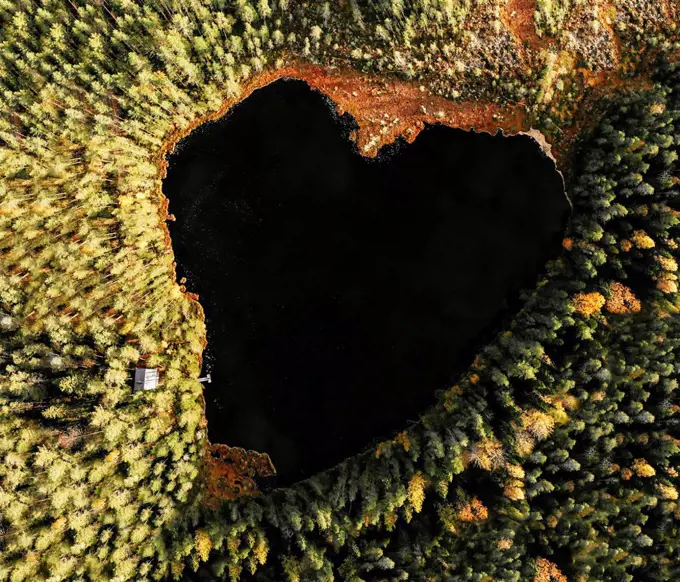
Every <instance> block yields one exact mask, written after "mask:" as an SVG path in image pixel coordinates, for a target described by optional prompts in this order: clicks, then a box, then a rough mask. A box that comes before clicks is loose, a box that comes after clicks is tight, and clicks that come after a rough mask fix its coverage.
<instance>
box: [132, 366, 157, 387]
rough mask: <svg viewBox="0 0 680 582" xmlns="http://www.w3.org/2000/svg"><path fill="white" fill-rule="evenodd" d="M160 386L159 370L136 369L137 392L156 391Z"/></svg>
mask: <svg viewBox="0 0 680 582" xmlns="http://www.w3.org/2000/svg"><path fill="white" fill-rule="evenodd" d="M157 386H158V369H157V368H136V369H135V388H134V390H135V392H137V391H139V390H155V389H156V387H157Z"/></svg>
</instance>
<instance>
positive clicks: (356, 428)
mask: <svg viewBox="0 0 680 582" xmlns="http://www.w3.org/2000/svg"><path fill="white" fill-rule="evenodd" d="M356 128H357V127H356V123H355V122H354V120H353V119H352V118H351V117H350V116H349V115H347V114H345V115H343V116H338V115H337V114H336V113H335V112H334V109H333V107H332V104H331V103H330V102H329V100H328V98H327V97H325V96H324V95H322V94H320V93H319V92H317V91H312V90H311V89H309V87H308V86H307V85H306V83H304V82H302V81H296V80H279V81H276V82H274V83H272V84H270V85H268V86H267V87H264V88H262V89H259V90H257V91H255V92H253V93H252V95H250V96H249V97H248V98H246V99H245V100H244V101H243V102H241V103H240V104H239V105H238V106H236V107H234V108H233V109H232V110H231V111H230V112H229V114H227V115H226V116H224V117H222V118H220V119H219V120H217V121H214V122H210V123H207V124H205V125H202V126H201V127H199V128H198V129H197V130H196V131H194V132H192V133H191V134H190V135H189V136H187V137H186V138H184V139H182V140H181V141H180V143H179V144H178V146H177V148H176V149H175V151H174V152H173V154H172V155H170V156H169V166H168V173H167V176H166V178H165V180H164V182H163V191H164V194H165V195H166V196H167V197H168V199H169V201H170V207H169V211H170V212H172V213H173V214H174V215H175V216H176V222H175V223H172V224H171V225H170V227H169V228H170V234H171V238H172V244H173V249H174V253H175V257H176V260H177V272H178V277H182V276H186V277H187V279H188V283H187V288H188V289H189V290H190V291H193V292H196V293H198V294H199V297H200V302H201V304H202V306H203V308H204V310H205V314H206V325H207V333H208V347H207V349H206V354H205V357H204V367H208V368H210V371H211V373H212V380H213V381H212V384H209V385H207V386H206V414H207V419H208V434H209V437H210V440H211V442H219V443H225V444H228V445H230V446H240V447H243V448H246V449H253V450H256V451H259V452H266V453H268V454H269V455H270V457H271V459H272V461H273V463H274V465H275V466H276V469H277V472H278V476H277V478H276V484H277V485H279V486H284V485H288V484H291V483H294V482H296V481H299V480H301V479H303V478H306V477H308V476H311V475H312V474H314V473H316V472H318V471H320V470H323V469H326V468H329V467H331V466H333V465H335V464H337V463H339V462H341V461H342V460H343V459H345V458H346V457H348V456H351V455H353V454H357V453H359V452H361V451H363V450H365V449H366V448H367V447H369V446H372V445H375V444H376V442H377V441H379V440H384V439H387V438H391V436H392V435H393V434H394V432H396V431H399V430H403V429H404V428H406V427H407V425H408V422H409V421H416V420H417V419H418V417H419V416H420V414H421V413H422V412H424V411H425V409H426V408H427V407H428V406H430V405H432V404H433V403H434V395H435V391H436V390H438V389H445V388H448V387H450V386H451V385H452V384H453V383H455V380H456V377H457V375H459V374H460V373H461V372H462V371H464V370H465V369H466V368H467V367H468V366H469V365H470V362H471V360H472V358H473V357H474V355H475V353H476V351H478V349H479V348H480V347H481V345H483V342H485V341H488V340H489V339H490V338H491V337H493V334H494V333H495V332H497V331H498V329H499V325H500V324H501V322H502V321H503V318H507V317H509V316H511V315H512V312H513V311H516V310H517V308H518V307H519V304H518V293H519V290H520V289H522V288H532V287H533V286H534V285H535V283H536V281H537V277H538V275H539V273H540V272H541V270H542V269H543V266H544V264H545V262H546V261H547V260H549V259H552V258H555V257H556V256H557V255H558V254H559V252H560V243H561V240H562V235H563V232H564V228H565V225H566V220H567V216H568V212H569V204H568V201H567V199H566V196H565V194H564V188H563V182H562V178H561V176H560V175H559V174H558V172H557V171H556V169H555V167H554V164H553V162H552V161H551V160H550V159H549V158H548V157H547V156H545V155H544V154H543V152H542V151H541V150H540V148H539V146H538V144H537V143H536V142H535V141H534V140H533V139H531V138H529V137H526V136H510V137H505V136H501V135H498V136H491V135H488V134H477V133H473V132H465V131H462V130H457V129H451V128H448V127H444V126H441V125H434V126H429V125H428V126H426V128H425V129H424V130H423V131H422V132H421V133H420V135H419V136H418V137H417V138H416V140H415V141H414V143H413V144H406V143H405V141H404V140H402V139H400V140H398V142H396V143H395V144H393V145H390V146H386V147H384V148H383V149H382V150H381V151H380V153H379V155H378V158H377V159H369V158H365V157H362V156H361V155H360V154H359V152H358V150H357V147H356V145H355V144H354V143H352V142H351V141H350V140H349V134H350V133H351V131H353V130H355V129H356Z"/></svg>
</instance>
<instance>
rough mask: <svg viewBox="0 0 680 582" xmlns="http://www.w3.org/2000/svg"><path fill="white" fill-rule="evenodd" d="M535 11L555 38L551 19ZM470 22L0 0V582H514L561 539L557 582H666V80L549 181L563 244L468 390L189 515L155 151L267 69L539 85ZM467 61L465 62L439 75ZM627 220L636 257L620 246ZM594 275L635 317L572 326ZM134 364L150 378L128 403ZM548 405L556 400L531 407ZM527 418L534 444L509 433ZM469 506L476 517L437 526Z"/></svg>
mask: <svg viewBox="0 0 680 582" xmlns="http://www.w3.org/2000/svg"><path fill="white" fill-rule="evenodd" d="M546 6H547V5H546V4H544V3H540V5H539V10H542V11H543V12H545V14H546V15H550V18H552V19H553V21H554V22H555V24H547V26H558V25H559V21H560V20H559V19H560V18H562V16H559V15H560V14H562V13H561V12H560V11H559V10H561V8H560V9H559V10H558V7H560V6H563V5H562V4H559V5H558V4H555V5H554V6H553V7H552V8H550V9H548V8H546ZM564 6H566V5H564ZM475 7H477V9H480V10H481V8H480V7H482V3H473V2H470V1H465V0H430V1H426V0H418V1H414V2H407V1H402V0H390V1H387V0H381V1H373V2H370V1H361V2H360V1H358V0H350V1H348V2H345V3H340V2H315V3H306V2H294V3H293V2H288V1H287V0H258V1H255V0H251V1H245V0H239V1H237V2H224V1H220V0H215V1H208V0H170V1H149V2H133V1H132V0H111V1H107V2H101V3H100V2H84V3H76V2H68V1H61V0H45V1H44V2H42V3H40V4H36V3H31V2H18V1H16V2H15V1H12V0H0V347H1V350H2V351H1V353H0V357H1V360H0V581H2V582H4V581H5V580H11V581H12V582H15V581H17V582H18V581H22V580H27V581H28V580H30V581H38V580H47V579H49V580H51V581H55V582H56V581H58V580H98V581H99V580H119V581H123V580H139V581H141V580H159V579H162V578H164V577H173V576H174V577H178V576H179V573H180V572H181V570H182V569H183V568H184V567H185V566H187V565H190V566H191V567H196V566H198V564H199V561H200V560H202V559H203V558H205V557H206V555H209V557H210V562H211V565H210V568H211V569H212V570H213V572H214V573H219V574H220V575H222V576H225V577H226V578H227V579H232V580H238V579H239V578H240V577H241V576H242V574H245V573H246V572H249V571H254V570H257V571H258V572H259V573H260V574H261V576H262V579H272V580H282V579H289V580H304V581H308V580H330V579H332V577H334V576H335V577H336V578H338V577H344V578H346V579H352V580H361V579H365V578H368V577H371V578H372V579H376V578H377V579H385V580H404V579H407V578H409V579H417V578H418V577H421V576H422V577H424V576H430V577H432V578H433V579H445V578H446V576H453V577H455V579H458V580H480V579H483V578H484V577H485V576H487V577H492V578H493V579H495V580H518V579H530V578H531V576H532V575H533V572H534V570H535V564H534V561H533V560H531V559H527V556H528V555H534V554H536V552H539V553H542V554H543V555H546V556H550V555H552V553H554V552H558V551H561V552H567V553H568V555H569V556H570V562H569V563H570V564H571V566H570V567H571V568H572V571H571V572H570V574H572V575H577V574H579V573H581V574H583V575H584V576H586V577H590V579H621V580H632V579H634V577H635V574H636V572H637V570H636V568H640V567H644V568H645V571H646V572H647V573H648V574H647V576H648V577H649V579H653V580H669V579H671V578H669V576H670V574H669V573H670V572H671V571H672V570H671V569H672V567H673V564H674V563H675V564H677V560H678V556H677V551H678V545H677V539H678V533H679V532H678V528H677V520H676V517H675V516H676V514H677V509H676V495H677V490H676V487H677V485H678V482H677V470H676V467H677V465H678V463H677V456H678V445H677V442H676V441H675V440H674V437H672V436H671V435H672V434H673V431H674V430H675V429H676V428H677V427H676V424H677V422H676V420H675V418H674V416H675V415H676V412H677V408H676V407H677V405H678V402H677V386H678V381H677V375H678V368H677V364H676V362H675V350H676V348H677V341H678V340H677V339H676V338H677V337H678V336H679V333H678V332H679V331H680V330H678V329H677V323H676V318H675V317H673V316H675V315H676V314H677V309H678V293H677V285H675V286H674V284H673V282H674V281H675V280H676V279H674V272H675V269H674V268H673V264H674V261H676V260H677V258H678V252H677V243H678V240H677V239H678V218H677V215H676V210H675V209H676V208H677V202H678V179H677V177H678V176H679V175H680V172H679V171H678V162H677V160H678V156H677V149H678V144H680V136H679V135H678V127H680V117H679V116H680V114H679V113H678V112H679V111H680V101H679V97H678V95H679V91H680V89H678V87H680V80H679V78H678V72H677V70H674V69H672V68H669V69H668V70H666V71H664V75H663V76H660V77H659V79H658V80H657V84H656V87H655V89H654V90H651V91H648V92H645V93H643V94H640V95H638V96H633V97H631V98H629V99H628V100H626V101H625V102H624V103H623V104H621V105H620V106H618V107H614V108H612V110H611V111H610V113H609V115H608V117H607V119H606V120H604V121H603V122H602V123H601V125H600V128H599V130H598V132H597V133H596V135H595V136H594V137H593V141H592V142H591V143H590V149H589V150H588V151H587V152H586V154H585V157H584V160H583V165H582V168H580V174H579V175H578V177H577V178H576V179H575V180H574V182H573V184H572V185H571V187H570V195H571V197H572V200H573V202H574V215H573V218H572V221H571V224H570V227H569V229H570V230H569V236H570V238H571V239H572V243H573V245H572V247H571V250H570V251H569V252H565V254H564V256H563V257H561V258H560V259H559V260H557V261H555V262H554V263H552V264H550V265H549V266H548V268H547V271H546V276H545V279H544V280H542V281H541V283H540V284H539V285H538V287H537V289H536V290H535V292H533V293H531V294H527V296H526V297H525V305H524V307H523V309H522V310H521V312H520V313H519V314H517V316H516V318H515V322H514V323H513V324H512V325H511V326H510V328H509V329H508V330H506V331H509V332H510V333H511V335H510V336H508V335H507V334H504V335H501V336H499V338H498V339H497V340H496V341H494V342H492V343H491V344H490V345H489V346H488V347H487V348H486V349H485V350H484V351H483V353H482V354H481V355H480V360H479V362H478V365H477V367H476V368H475V370H474V374H473V373H472V372H471V374H468V375H466V376H465V377H464V378H462V379H461V382H460V383H459V386H458V387H457V389H455V390H454V389H452V390H449V391H447V392H445V393H443V394H441V395H440V396H439V400H438V403H437V405H436V406H435V407H433V408H432V409H431V410H430V411H427V412H426V413H425V414H424V416H423V417H422V419H421V422H420V423H418V424H416V425H414V426H412V427H410V428H409V430H408V431H406V432H404V433H401V435H400V437H399V438H395V440H393V441H391V442H390V443H389V444H388V445H387V446H386V447H385V449H384V451H383V453H382V454H380V455H376V454H375V450H370V451H368V452H367V453H366V454H364V455H360V456H358V457H356V458H353V459H348V460H347V461H346V462H345V463H344V464H342V465H340V466H339V467H337V468H335V469H333V470H331V471H329V472H327V473H323V474H320V475H318V476H315V477H313V478H311V479H309V480H307V481H305V482H303V483H300V484H298V485H296V486H294V487H292V488H290V489H288V490H286V491H276V492H273V493H272V494H270V495H266V496H262V497H259V498H254V499H247V500H240V501H237V502H232V503H225V504H224V505H223V507H221V508H220V510H219V511H217V512H215V511H207V510H203V509H201V504H200V502H201V496H200V491H201V480H200V469H201V463H200V458H201V454H202V452H203V450H204V447H205V445H206V437H205V427H204V426H203V410H202V405H203V404H202V393H201V386H200V384H199V383H198V382H197V381H196V380H195V378H196V377H197V376H198V373H199V359H198V358H199V357H200V355H201V352H202V349H203V340H204V337H205V328H204V324H203V323H202V318H201V313H200V312H199V310H198V308H197V306H196V304H195V303H193V302H191V301H190V300H189V299H188V298H187V297H186V295H184V294H183V293H182V292H181V290H180V289H179V286H178V285H177V283H176V282H175V281H174V265H173V263H172V254H171V252H170V249H168V248H167V246H166V244H165V241H164V237H163V234H164V233H163V230H162V222H163V220H164V218H165V217H164V216H160V215H159V212H160V208H161V200H160V196H159V192H160V180H161V176H160V174H159V170H158V165H159V162H160V148H161V145H162V144H163V143H164V142H165V140H167V139H168V137H169V136H170V135H171V134H172V133H173V132H174V131H176V130H177V129H178V128H179V129H181V128H184V127H187V126H188V125H189V124H190V123H191V122H192V121H194V120H196V119H199V118H201V117H202V116H203V115H205V114H207V113H209V112H212V111H216V110H218V109H219V107H220V106H221V105H222V102H223V100H224V99H225V98H234V97H237V96H238V95H239V94H240V91H241V85H242V84H244V83H245V82H246V81H247V80H248V78H249V77H250V76H251V75H253V74H255V73H256V72H258V71H260V70H264V69H269V68H271V67H272V66H273V63H275V62H276V61H277V59H279V58H281V59H283V58H284V56H286V55H290V54H292V55H304V56H305V57H306V58H308V59H309V60H311V61H315V62H321V63H328V64H344V65H346V64H347V63H348V62H351V63H352V65H353V66H355V67H357V68H360V69H363V70H377V71H382V72H394V73H397V74H400V75H402V76H406V77H412V78H418V79H422V80H423V82H424V83H426V84H427V87H428V89H430V90H432V91H433V92H439V93H442V94H445V95H450V94H452V93H451V92H452V91H453V90H455V91H456V94H459V92H466V94H467V95H468V96H475V97H476V96H480V95H487V96H491V97H492V98H493V99H500V100H502V99H505V98H506V97H507V95H506V94H504V93H502V92H500V90H499V89H498V88H497V85H496V84H491V83H487V81H489V80H490V79H491V77H494V78H495V77H496V76H498V75H501V76H503V78H504V81H505V82H506V83H507V84H510V85H511V86H512V83H514V84H515V85H517V84H521V85H522V90H523V91H524V92H525V94H526V95H528V96H531V95H535V94H536V90H535V87H532V86H531V83H532V82H533V81H532V80H531V76H530V75H524V72H520V71H518V70H516V69H514V68H513V67H512V66H511V65H510V64H507V63H504V62H501V61H499V60H494V59H493V58H489V59H486V61H484V59H482V58H480V56H479V55H480V54H482V53H481V52H480V51H486V50H487V45H488V47H492V44H489V43H483V42H480V40H479V38H478V37H477V36H476V33H475V32H471V31H470V30H468V23H470V19H471V17H472V15H473V14H474V9H475ZM545 18H546V23H547V22H548V20H547V18H548V16H546V17H545ZM551 22H552V21H551ZM475 26H477V25H475ZM475 30H476V29H475ZM477 32H479V30H478V31H477ZM480 34H481V33H480ZM501 36H502V35H501ZM503 38H506V41H507V37H503ZM463 46H471V47H473V49H471V50H472V52H473V53H474V59H475V60H474V62H472V61H471V63H472V64H473V65H474V66H467V65H466V62H467V61H465V62H463V61H462V60H461V61H459V60H457V59H458V57H461V58H463V57H464V56H465V55H462V53H460V50H462V49H461V47H463ZM504 46H505V45H504ZM507 46H509V47H511V46H512V45H507ZM669 46H670V45H669ZM284 50H285V51H287V52H286V53H284V52H283V51H284ZM488 50H496V49H492V48H489V49H488ZM484 54H485V55H491V56H493V53H484ZM463 60H464V59H463ZM454 61H456V62H457V63H458V64H454ZM468 64H470V63H468ZM441 66H444V68H445V72H444V73H442V71H441V70H440V67H441ZM472 71H478V74H473V72H472ZM473 77H474V79H473ZM520 81H522V82H521V83H520ZM524 81H526V85H524V84H523V82H524ZM506 89H507V87H506V88H505V89H503V90H504V91H505V90H506ZM532 91H533V93H532ZM528 98H529V102H528V106H529V107H531V106H532V105H533V104H534V102H532V101H531V98H530V97H528ZM637 231H645V233H646V235H645V236H648V237H650V238H651V239H652V240H653V241H654V247H653V248H652V247H648V246H647V248H643V247H644V246H645V245H642V246H633V247H631V248H629V249H628V250H626V251H624V250H623V248H624V246H627V243H626V241H629V242H630V240H631V239H632V238H633V237H634V236H637V235H635V234H634V233H635V232H637ZM638 239H639V240H646V239H644V237H642V235H639V236H638ZM631 244H632V243H631ZM676 268H677V267H676ZM611 280H618V281H624V282H629V281H636V282H637V283H636V286H637V288H636V289H635V291H636V292H638V293H639V295H640V297H642V298H643V308H642V310H641V311H640V312H639V313H637V314H635V315H604V314H600V315H599V316H593V317H591V318H588V317H585V316H583V315H580V314H578V313H577V312H575V310H574V308H573V305H572V302H571V298H572V297H573V296H574V295H575V294H576V293H580V292H584V291H588V292H598V293H602V294H605V295H606V294H608V293H609V290H610V289H611V287H610V286H609V283H610V281H611ZM631 284H632V283H631ZM666 314H668V315H670V316H671V317H665V315H666ZM660 315H663V317H661V316H660ZM142 355H144V356H150V358H149V361H150V362H152V363H153V365H155V366H158V367H160V368H162V369H163V370H164V372H163V381H162V385H161V387H160V389H159V390H157V391H153V392H148V393H133V392H132V390H131V389H130V385H129V384H128V382H129V378H130V377H131V373H132V369H133V368H134V367H135V365H136V364H137V361H138V359H139V358H140V357H141V356H142ZM473 377H475V380H474V381H473ZM568 396H570V397H573V399H574V400H575V401H576V403H577V404H578V406H574V407H573V408H570V409H568V410H567V411H566V412H565V410H563V409H561V408H560V406H561V405H558V404H555V403H553V404H552V405H551V404H549V402H547V400H550V399H551V398H553V399H555V398H558V397H559V398H566V397H568ZM541 414H542V415H541ZM527 415H533V416H527ZM550 415H553V416H550ZM547 416H550V418H552V419H553V420H551V421H547V420H546V417H547ZM527 419H528V420H527ZM522 423H525V424H524V425H523V424H522ZM541 423H542V424H541ZM541 428H542V430H543V431H547V432H550V431H552V433H551V435H550V437H549V438H545V439H542V440H539V439H533V437H532V436H531V435H535V434H541V432H540V430H539V429H541ZM527 435H529V436H527ZM381 450H382V449H381ZM470 451H474V455H475V459H476V461H477V463H476V464H477V465H478V466H479V467H481V468H475V467H474V466H473V465H474V464H472V465H471V464H470V462H469V456H468V455H469V454H470ZM509 465H511V466H512V467H516V466H517V467H518V466H521V467H523V469H522V471H520V470H519V469H517V468H512V467H510V468H509ZM615 467H616V468H615ZM485 468H486V469H485ZM626 470H629V471H630V474H629V473H627V472H625V471H626ZM652 471H654V472H653V474H652ZM416 476H417V477H416ZM413 483H416V484H417V485H418V487H417V488H416V487H415V486H414V485H413ZM409 484H411V488H410V490H409ZM508 487H509V488H510V489H508ZM416 489H417V492H418V495H415V494H414V491H416ZM504 491H506V494H504ZM508 491H510V492H511V493H507V492H508ZM519 491H523V492H524V495H520V494H519V493H518V492H519ZM674 492H675V493H674ZM473 495H479V496H480V497H481V498H482V502H483V504H484V506H485V507H486V508H487V509H488V518H485V519H476V520H474V519H473V520H470V519H467V518H466V519H465V520H463V519H461V518H460V516H461V515H463V513H461V512H463V511H465V507H466V504H468V505H469V504H470V499H471V496H473ZM414 500H415V501H414ZM433 500H436V503H434V502H433ZM440 515H444V516H445V517H446V520H445V526H446V527H444V525H442V523H443V522H442V520H441V519H440V517H439V516H440ZM650 516H651V518H650ZM473 517H474V516H473ZM553 522H554V523H555V525H552V526H551V525H549V526H548V527H546V525H545V524H546V523H553ZM199 529H200V531H202V532H205V534H201V535H200V536H198V538H197V535H196V534H197V531H198V530H199ZM454 530H455V531H454ZM196 539H200V540H201V543H200V544H199V546H200V547H197V545H196ZM509 540H512V544H510V542H509ZM208 542H210V543H208ZM210 546H211V548H210ZM529 547H531V548H532V549H531V552H528V548H529ZM614 558H616V559H614ZM563 566H564V565H562V564H560V567H563ZM650 572H651V573H650ZM586 579H588V578H586Z"/></svg>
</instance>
